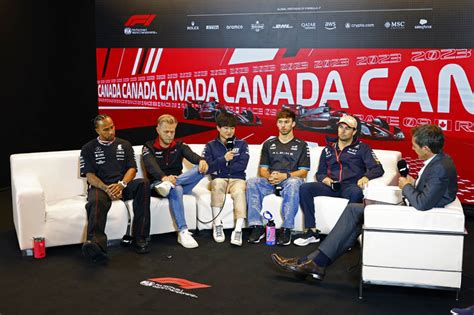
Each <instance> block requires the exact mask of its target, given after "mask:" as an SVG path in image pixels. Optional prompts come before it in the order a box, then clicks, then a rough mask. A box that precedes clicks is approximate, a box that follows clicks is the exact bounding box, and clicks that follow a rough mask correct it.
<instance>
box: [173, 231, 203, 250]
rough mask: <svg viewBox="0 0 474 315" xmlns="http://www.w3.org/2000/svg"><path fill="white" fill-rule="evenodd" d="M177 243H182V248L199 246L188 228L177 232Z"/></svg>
mask: <svg viewBox="0 0 474 315" xmlns="http://www.w3.org/2000/svg"><path fill="white" fill-rule="evenodd" d="M178 243H180V244H181V245H183V247H184V248H196V247H198V246H199V244H198V243H197V242H196V240H195V239H194V237H193V235H192V234H191V232H189V231H188V230H182V231H181V232H179V233H178Z"/></svg>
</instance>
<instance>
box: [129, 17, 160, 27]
mask: <svg viewBox="0 0 474 315" xmlns="http://www.w3.org/2000/svg"><path fill="white" fill-rule="evenodd" d="M155 17H156V14H142V15H132V16H131V17H130V18H129V19H128V21H127V22H125V25H124V26H128V27H131V26H135V25H138V24H141V25H143V26H145V27H146V26H149V25H150V24H151V22H153V20H154V19H155Z"/></svg>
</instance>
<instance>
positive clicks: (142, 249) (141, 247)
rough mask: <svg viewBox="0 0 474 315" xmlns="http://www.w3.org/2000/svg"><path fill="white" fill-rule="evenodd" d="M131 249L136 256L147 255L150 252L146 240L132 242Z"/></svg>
mask: <svg viewBox="0 0 474 315" xmlns="http://www.w3.org/2000/svg"><path fill="white" fill-rule="evenodd" d="M133 249H134V250H135V252H137V253H138V254H147V253H149V252H150V246H149V245H148V242H147V240H144V239H142V240H137V241H134V242H133Z"/></svg>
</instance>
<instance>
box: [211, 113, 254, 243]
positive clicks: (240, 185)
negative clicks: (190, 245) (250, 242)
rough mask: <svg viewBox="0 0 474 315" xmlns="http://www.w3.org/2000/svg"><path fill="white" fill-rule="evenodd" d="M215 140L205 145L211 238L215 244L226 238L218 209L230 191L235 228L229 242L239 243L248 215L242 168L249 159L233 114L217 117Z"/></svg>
mask: <svg viewBox="0 0 474 315" xmlns="http://www.w3.org/2000/svg"><path fill="white" fill-rule="evenodd" d="M216 122H217V131H218V132H219V134H218V136H217V138H216V139H214V140H212V141H209V142H208V143H207V144H206V147H205V148H204V153H203V155H204V158H205V159H206V162H207V164H208V165H209V169H208V174H211V178H212V181H211V207H212V213H213V217H214V218H215V219H214V221H213V223H212V230H213V233H212V234H213V237H214V240H215V241H216V242H218V243H221V242H224V241H225V234H224V231H223V229H224V227H223V224H222V220H221V217H220V212H221V211H222V208H223V207H224V201H225V195H226V194H227V193H230V195H231V196H232V200H233V201H234V216H235V219H236V222H235V229H234V231H233V232H232V235H231V237H230V243H231V244H233V245H237V246H242V225H243V223H244V220H245V218H246V214H247V201H246V199H245V189H246V183H245V169H246V168H247V164H248V162H249V148H248V145H247V142H245V141H244V140H240V139H237V138H235V136H234V134H235V126H236V124H237V120H236V118H235V116H234V115H232V114H229V113H225V112H223V113H221V114H219V116H217V119H216Z"/></svg>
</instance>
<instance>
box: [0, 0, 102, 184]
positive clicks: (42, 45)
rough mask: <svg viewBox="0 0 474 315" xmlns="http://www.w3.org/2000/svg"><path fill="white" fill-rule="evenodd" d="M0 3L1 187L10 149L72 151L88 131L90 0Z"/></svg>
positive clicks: (92, 91) (91, 109) (92, 92)
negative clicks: (0, 63)
mask: <svg viewBox="0 0 474 315" xmlns="http://www.w3.org/2000/svg"><path fill="white" fill-rule="evenodd" d="M0 2H1V5H2V10H0V19H1V21H2V25H1V28H2V32H3V33H4V36H3V37H4V41H3V43H2V49H1V54H2V55H1V56H0V57H1V58H0V60H2V62H3V63H4V64H3V65H2V70H3V71H2V73H1V79H0V80H1V83H0V84H1V86H2V88H1V91H2V93H1V94H2V99H3V102H2V103H1V104H2V115H1V116H2V119H1V121H2V123H1V124H0V125H1V127H0V128H1V137H2V142H4V143H5V142H6V145H5V147H4V149H2V150H1V154H0V167H1V169H0V187H6V186H9V185H10V163H9V156H10V154H13V153H23V152H39V151H54V150H66V149H79V148H80V147H81V146H82V144H83V143H85V142H86V141H87V140H89V139H91V138H92V137H93V136H94V135H95V132H94V130H93V128H92V124H91V123H90V121H91V119H92V118H93V117H94V116H95V115H96V114H97V95H96V85H95V82H96V74H95V26H94V1H93V0H70V1H45V0H39V1H31V2H30V3H22V1H10V0H8V1H6V0H0ZM7 43H8V44H7Z"/></svg>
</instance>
